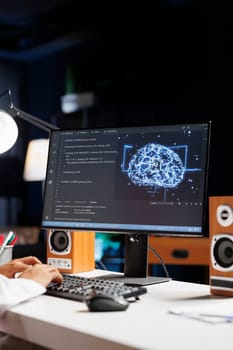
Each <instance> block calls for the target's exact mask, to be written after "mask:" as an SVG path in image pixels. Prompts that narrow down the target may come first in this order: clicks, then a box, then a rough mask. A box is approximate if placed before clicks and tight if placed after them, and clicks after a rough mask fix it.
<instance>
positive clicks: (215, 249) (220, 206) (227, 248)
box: [209, 196, 233, 296]
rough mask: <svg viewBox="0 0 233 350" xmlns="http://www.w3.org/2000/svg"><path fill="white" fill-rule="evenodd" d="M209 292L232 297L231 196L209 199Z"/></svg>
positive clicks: (232, 225) (232, 197) (232, 235)
mask: <svg viewBox="0 0 233 350" xmlns="http://www.w3.org/2000/svg"><path fill="white" fill-rule="evenodd" d="M209 233H210V291H211V293H212V294H216V295H226V296H233V196H225V197H209Z"/></svg>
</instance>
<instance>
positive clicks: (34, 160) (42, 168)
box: [23, 139, 49, 181]
mask: <svg viewBox="0 0 233 350" xmlns="http://www.w3.org/2000/svg"><path fill="white" fill-rule="evenodd" d="M48 147H49V139H36V140H32V141H30V142H29V144H28V148H27V153H26V158H25V164H24V173H23V178H24V180H25V181H43V180H45V176H46V168H47V158H48Z"/></svg>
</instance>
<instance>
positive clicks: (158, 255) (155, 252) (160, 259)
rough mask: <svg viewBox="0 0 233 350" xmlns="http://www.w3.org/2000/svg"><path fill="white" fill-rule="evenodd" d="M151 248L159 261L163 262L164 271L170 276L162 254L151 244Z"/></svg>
mask: <svg viewBox="0 0 233 350" xmlns="http://www.w3.org/2000/svg"><path fill="white" fill-rule="evenodd" d="M149 250H150V251H151V252H152V253H153V254H154V255H155V256H156V257H157V258H158V259H159V261H160V263H161V265H162V267H163V270H164V272H165V275H166V277H168V278H170V276H169V273H168V270H167V268H166V265H165V264H164V261H163V259H162V257H161V255H160V254H159V253H158V252H157V250H155V249H154V248H153V247H151V246H150V245H149Z"/></svg>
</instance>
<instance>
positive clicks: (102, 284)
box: [45, 274, 147, 302]
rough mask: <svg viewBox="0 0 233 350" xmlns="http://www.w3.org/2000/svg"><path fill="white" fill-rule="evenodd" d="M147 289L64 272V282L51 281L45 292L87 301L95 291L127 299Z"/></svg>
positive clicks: (55, 295) (59, 296) (143, 292)
mask: <svg viewBox="0 0 233 350" xmlns="http://www.w3.org/2000/svg"><path fill="white" fill-rule="evenodd" d="M146 292H147V289H146V288H145V287H140V286H130V285H126V284H125V283H124V282H120V281H114V280H108V279H105V278H96V277H93V278H87V277H80V276H76V275H69V274H63V282H62V284H59V283H55V282H51V283H50V284H49V285H48V287H47V291H46V293H45V294H47V295H51V296H54V297H58V298H65V299H71V300H76V301H81V302H82V301H85V300H87V299H88V298H89V297H90V296H91V295H92V294H93V293H95V294H107V295H110V296H123V297H124V298H125V299H128V298H131V297H135V298H137V297H138V296H139V295H142V294H145V293H146Z"/></svg>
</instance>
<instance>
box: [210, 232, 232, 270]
mask: <svg viewBox="0 0 233 350" xmlns="http://www.w3.org/2000/svg"><path fill="white" fill-rule="evenodd" d="M213 255H214V258H215V261H216V263H217V264H218V265H219V266H221V267H223V268H227V267H230V266H231V265H233V242H232V240H231V239H230V238H228V237H222V238H219V239H218V240H217V241H216V244H215V246H214V249H213Z"/></svg>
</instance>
